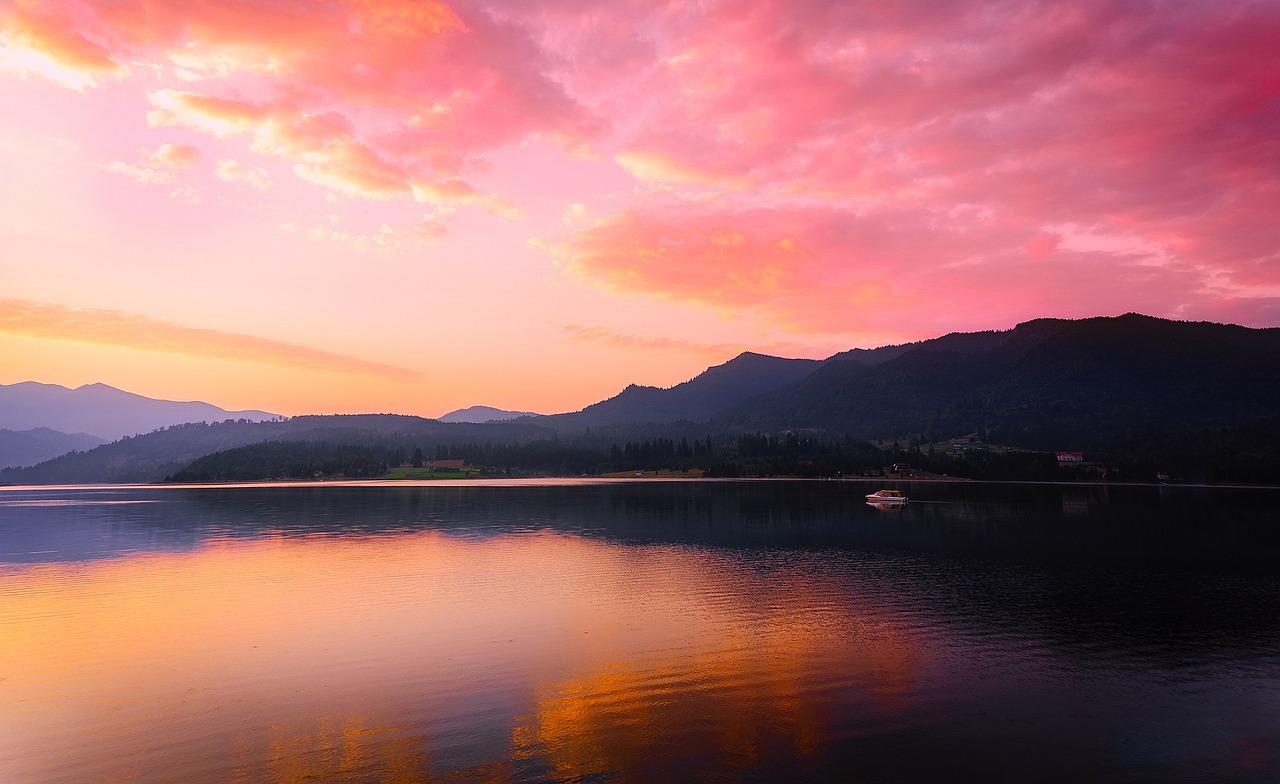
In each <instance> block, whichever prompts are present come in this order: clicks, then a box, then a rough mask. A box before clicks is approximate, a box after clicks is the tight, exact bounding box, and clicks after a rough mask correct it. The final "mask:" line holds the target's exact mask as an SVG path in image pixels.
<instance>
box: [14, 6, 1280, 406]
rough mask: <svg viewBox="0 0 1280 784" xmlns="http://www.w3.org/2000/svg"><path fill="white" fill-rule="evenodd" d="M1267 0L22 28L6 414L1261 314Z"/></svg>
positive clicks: (566, 399) (230, 14) (205, 16)
mask: <svg viewBox="0 0 1280 784" xmlns="http://www.w3.org/2000/svg"><path fill="white" fill-rule="evenodd" d="M1277 39H1280V7H1278V6H1276V5H1275V4H1274V3H1271V2H1263V1H1261V0H1259V1H1253V0H1232V2H1228V3H1223V4H1212V5H1209V4H1190V3H1188V4H1153V5H1139V4H1133V3H1127V2H1121V1H1120V0H1085V2H1082V3H1076V4H1072V5H1071V6H1069V7H1063V6H1060V5H1057V4H1043V5H1042V4H1034V3H1032V4H1028V3H1009V2H1004V1H1003V0H980V2H974V3H962V4H956V3H942V2H931V1H930V0H914V1H911V2H902V3H893V4H882V3H878V2H871V1H870V0H867V1H866V2H833V1H832V0H804V1H803V2H781V0H766V1H765V2H746V0H710V1H708V2H700V3H692V2H681V1H680V0H677V1H676V2H671V3H665V4H660V5H659V4H651V3H642V2H622V3H608V4H604V3H596V2H591V1H590V0H539V1H538V2H525V3H512V2H508V0H488V2H484V1H482V0H477V1H476V2H429V1H425V2H408V0H323V1H322V2H312V1H311V0H306V1H305V2H304V1H303V0H293V1H292V2H281V3H273V4H270V5H269V6H263V5H262V4H258V3H255V2H250V1H249V0H216V1H215V2H209V3H201V4H198V5H191V4H179V3H160V2H155V1H154V0H118V1H116V2H109V3H108V2H104V1H102V0H66V1H65V2H59V3H56V4H50V3H41V2H36V0H12V2H9V3H7V4H5V5H4V6H0V99H2V100H3V101H4V103H5V105H6V106H9V107H18V108H19V109H20V110H19V111H12V112H9V113H7V114H8V115H9V116H7V117H6V123H5V126H4V128H3V129H2V130H0V166H3V169H4V171H5V172H6V173H7V175H8V176H6V178H5V179H4V182H3V183H0V194H3V205H4V208H5V209H3V210H0V238H2V239H3V243H4V244H3V246H0V358H2V359H3V362H0V369H2V372H0V383H6V384H9V383H15V382H19V381H28V380H30V381H41V382H45V383H58V384H63V385H65V386H69V387H75V386H79V385H82V384H86V383H94V382H101V383H106V384H110V385H111V386H115V387H119V388H122V389H127V390H129V391H131V392H137V393H139V394H144V395H149V396H152V397H161V398H169V399H179V400H189V399H201V400H207V401H208V402H211V403H215V404H217V405H220V406H223V407H224V408H228V409H233V410H234V409H262V410H269V411H276V412H279V413H282V414H288V415H294V414H304V413H330V412H341V413H352V412H365V411H386V412H397V413H408V414H420V415H426V416H438V415H440V414H442V413H444V412H446V411H449V410H452V409H457V408H463V407H466V406H471V405H491V406H497V407H500V408H506V409H513V410H526V411H540V412H545V413H552V412H556V411H568V410H575V409H578V408H581V407H582V406H584V405H587V404H590V403H592V402H595V401H597V400H600V399H603V398H605V397H608V396H610V395H613V394H616V392H617V391H618V390H619V389H621V388H622V387H623V386H625V385H627V384H629V383H639V384H652V385H659V386H669V385H671V384H675V383H678V382H680V381H683V380H685V379H688V378H690V377H692V376H694V375H696V374H697V373H698V372H700V371H701V370H702V369H704V368H706V367H707V366H709V365H713V364H718V363H720V362H724V361H726V360H728V359H730V358H731V357H733V356H734V355H736V354H737V353H739V352H741V351H744V350H753V351H759V352H762V353H773V354H778V355H783V356H796V357H813V358H820V357H825V356H829V355H831V354H833V353H836V352H838V351H842V350H846V349H849V348H855V347H864V348H865V347H874V346H878V345H884V344H888V343H900V342H906V341H912V340H920V339H926V338H930V337H936V336H938V335H941V334H945V333H947V332H954V331H975V330H987V329H1007V328H1010V327H1012V326H1014V325H1015V324H1016V323H1018V322H1020V321H1026V320H1028V319H1032V318H1039V317H1060V318H1083V317H1089V316H1099V315H1118V314H1120V313H1124V312H1129V311H1136V312H1141V313H1146V314H1148V315H1153V316H1160V317H1166V318H1179V319H1188V320H1208V321H1225V322H1231V323H1238V324H1243V325H1246V326H1254V327H1264V326H1277V325H1280V228H1278V225H1277V221H1276V219H1275V216H1276V215H1280V188H1278V187H1277V186H1276V183H1277V182H1280V137H1278V135H1277V134H1276V132H1275V129H1276V128H1277V127H1280V61H1277V59H1276V58H1275V57H1273V56H1271V55H1270V51H1271V49H1272V48H1273V43H1272V42H1274V41H1275V40H1277Z"/></svg>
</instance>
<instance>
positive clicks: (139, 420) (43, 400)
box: [0, 381, 277, 441]
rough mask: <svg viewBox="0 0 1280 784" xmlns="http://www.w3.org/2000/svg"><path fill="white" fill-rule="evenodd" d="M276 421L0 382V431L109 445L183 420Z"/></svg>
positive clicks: (103, 391) (95, 387) (112, 392)
mask: <svg viewBox="0 0 1280 784" xmlns="http://www.w3.org/2000/svg"><path fill="white" fill-rule="evenodd" d="M276 417H277V415H276V414H271V413H268V412H266V411H227V410H226V409H223V408H219V407H217V406H215V405H212V404H210V403H201V402H198V401H190V402H178V401H174V400H157V399H155V398H150V397H144V396H142V395H135V394H134V393H132V392H125V391H124V390H121V389H116V388H115V387H110V386H107V385H106V384H86V385H84V386H81V387H76V388H75V389H68V388H67V387H64V386H59V385H57V384H40V383H37V382H35V381H24V382H21V383H18V384H7V385H6V384H0V428H5V429H9V430H30V429H32V428H39V427H47V428H49V429H51V430H58V431H61V432H63V433H89V434H92V435H95V436H98V437H100V438H102V439H103V440H105V441H114V440H115V439H117V438H120V437H122V436H131V435H136V434H138V433H149V432H151V431H152V430H155V429H156V428H160V427H168V426H169V425H178V424H182V423H185V422H221V421H222V420H224V419H249V420H253V421H260V420H264V419H274V418H276Z"/></svg>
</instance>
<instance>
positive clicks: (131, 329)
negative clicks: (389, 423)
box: [0, 298, 420, 381]
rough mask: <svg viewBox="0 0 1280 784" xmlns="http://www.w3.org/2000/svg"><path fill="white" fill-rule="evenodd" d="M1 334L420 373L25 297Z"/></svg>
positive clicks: (406, 376) (1, 323)
mask: <svg viewBox="0 0 1280 784" xmlns="http://www.w3.org/2000/svg"><path fill="white" fill-rule="evenodd" d="M0 332H3V333H8V334H12V335H22V336H25V337H35V338H45V339H48V340H72V341H78V342H82V343H97V344H101V345H108V346H118V347H121V348H133V349H143V350H145V351H160V352H165V353H169V354H181V355H184V356H190V357H201V358H204V359H220V360H234V361H243V362H259V363H264V364H269V365H279V366H282V367H291V368H300V369H305V370H318V371H324V372H330V373H361V374H365V375H371V376H378V377H381V378H386V379H391V380H395V381H408V380H411V379H414V378H417V377H418V376H419V375H420V374H418V373H417V372H415V371H413V370H408V369H406V368H401V367H396V366H394V365H385V364H382V363H379V362H370V361H368V360H363V359H359V358H358V357H351V356H346V355H344V354H336V353H333V352H330V351H321V350H319V349H314V348H309V347H307V346H299V345H295V344H292V343H284V342H282V341H278V340H270V339H268V338H262V337H257V336H255V335H243V334H239V333H235V332H223V331H221V330H215V329H201V328H198V327H186V326H182V325H181V324H174V323H172V322H168V321H161V320H158V319H153V318H148V317H146V316H142V315H138V314H136V313H124V312H121V311H117V310H99V309H95V308H69V307H66V306H63V305H55V304H51V303H47V302H34V301H31V300H22V299H4V298H0Z"/></svg>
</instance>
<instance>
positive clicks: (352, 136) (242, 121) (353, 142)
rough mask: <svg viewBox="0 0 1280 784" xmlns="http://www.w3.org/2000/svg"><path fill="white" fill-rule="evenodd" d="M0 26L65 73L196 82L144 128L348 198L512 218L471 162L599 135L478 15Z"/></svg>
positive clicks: (80, 0) (197, 13) (430, 9)
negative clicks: (544, 142) (212, 140)
mask: <svg viewBox="0 0 1280 784" xmlns="http://www.w3.org/2000/svg"><path fill="white" fill-rule="evenodd" d="M3 19H4V24H5V28H4V29H5V30H6V31H7V33H6V35H7V37H9V38H14V39H17V38H21V43H22V45H23V46H25V47H27V48H29V49H32V50H35V51H39V52H40V53H41V54H43V55H44V56H46V57H48V58H52V59H53V60H54V61H56V62H57V63H58V64H59V66H60V67H62V68H64V69H70V70H71V71H73V72H75V71H80V72H83V73H84V74H86V75H87V76H96V75H98V74H100V73H112V74H117V75H119V74H124V73H127V72H128V71H129V70H130V69H132V68H135V67H150V68H152V69H154V70H155V71H156V72H158V73H160V74H162V77H161V78H162V81H163V80H164V79H165V78H166V77H167V79H168V80H169V81H170V82H172V81H173V80H175V79H178V80H182V81H185V82H187V83H188V84H190V83H193V82H198V83H199V85H200V89H198V90H179V89H175V88H174V87H162V88H160V89H157V90H154V91H153V92H152V101H153V103H154V104H155V107H156V108H155V109H154V110H153V111H152V112H151V113H150V115H149V121H150V122H151V123H152V124H153V125H180V126H187V127H193V128H197V129H200V130H203V131H206V132H211V133H216V134H219V135H223V136H229V135H235V134H246V135H248V137H249V142H250V146H251V149H253V150H254V151H256V152H262V153H266V154H270V155H273V156H276V157H279V158H281V159H283V160H286V161H288V162H290V163H291V164H293V165H294V170H295V173H296V174H297V175H298V176H300V177H302V178H303V179H305V180H308V181H310V182H313V183H316V184H319V185H322V186H324V187H327V188H332V189H335V190H340V191H343V192H345V193H348V194H352V195H358V196H364V197H370V198H377V199H382V198H394V197H412V196H418V197H422V196H423V195H424V194H425V196H426V199H427V200H429V201H433V202H436V203H458V204H465V205H473V206H478V207H480V208H482V209H492V210H496V211H499V212H502V213H503V214H508V215H514V214H517V213H518V209H516V208H515V207H514V206H512V205H511V204H510V203H509V202H508V201H507V200H506V199H504V198H503V197H501V196H500V195H496V194H488V193H483V192H481V191H480V190H479V189H477V188H475V187H474V186H472V185H471V184H470V183H467V182H466V181H464V180H463V179H462V176H463V174H464V173H465V171H467V170H468V169H469V168H470V167H472V166H473V164H474V163H476V161H477V156H478V155H479V154H481V153H483V152H484V151H485V150H488V149H492V148H494V147H497V146H501V145H504V144H509V143H512V142H517V141H520V140H522V139H526V138H533V137H537V136H543V137H547V138H554V139H560V140H562V141H564V142H565V143H567V144H571V145H576V144H578V143H580V142H581V141H582V140H583V139H584V138H586V136H587V135H588V134H590V133H591V132H592V130H593V127H594V126H593V122H594V121H593V120H591V119H590V118H589V117H588V114H587V113H586V111H585V110H584V109H583V108H582V107H580V106H579V105H577V104H576V103H575V102H574V101H572V100H571V99H570V98H569V97H568V96H567V95H566V94H565V93H564V91H563V89H561V87H560V86H559V85H558V84H557V83H556V82H554V81H553V80H551V79H549V78H548V77H547V76H546V75H545V70H546V69H545V68H544V67H542V66H543V64H544V62H545V60H546V58H547V55H546V54H545V53H544V52H543V51H541V50H540V49H539V47H538V46H537V45H536V44H535V43H534V42H533V41H532V39H531V38H530V37H529V35H528V32H527V31H526V30H524V29H522V28H520V27H518V26H516V25H512V24H509V23H506V22H502V21H500V20H498V19H496V18H494V17H491V16H490V15H488V14H487V13H486V12H484V11H483V10H482V9H479V8H470V7H465V6H459V7H458V8H451V7H450V6H449V5H446V4H444V3H438V2H431V1H430V0H422V1H415V2H408V1H404V2H395V1H380V2H371V1H369V0H328V1H326V2H312V1H311V0H297V1H296V2H282V3H272V4H269V5H266V6H264V5H262V4H260V3H256V2H247V1H246V0H221V1H220V2H210V3H201V4H198V5H197V4H187V3H154V2H150V1H149V0H120V1H119V2H105V1H103V0H68V2H66V3H59V4H57V5H56V6H53V7H49V6H43V5H42V6H39V7H37V6H35V5H25V4H24V5H23V6H21V7H19V8H18V9H16V10H14V11H12V12H10V13H8V14H6V15H4V16H3ZM55 33H56V34H55ZM338 53H340V56H339V55H338Z"/></svg>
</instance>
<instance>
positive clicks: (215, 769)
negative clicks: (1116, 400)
mask: <svg viewBox="0 0 1280 784" xmlns="http://www.w3.org/2000/svg"><path fill="white" fill-rule="evenodd" d="M899 487H901V488H902V489H904V490H906V491H907V493H908V494H909V495H910V496H911V497H912V502H911V503H910V504H909V505H908V506H907V507H906V508H904V509H900V510H878V509H875V508H872V507H869V506H867V505H866V504H865V503H864V501H863V495H864V494H865V493H867V492H870V491H871V490H873V489H878V487H877V486H873V485H864V484H859V483H853V482H686V483H678V482H646V481H640V482H631V483H620V484H618V483H615V484H610V483H583V484H573V483H570V484H551V485H528V484H520V483H514V484H509V485H485V484H481V483H474V482H473V483H465V484H461V485H448V484H432V485H429V486H423V485H406V484H398V485H394V486H387V485H377V484H366V485H360V486H318V487H308V486H279V487H219V488H72V489H59V488H45V489H21V488H9V489H0V782H2V783H3V784H47V783H51V782H75V783H77V784H79V783H80V782H259V781H272V782H317V781H340V782H346V781H350V782H455V781H456V782H517V781H519V782H523V781H563V782H661V781H762V782H772V781H860V782H881V781H884V782H939V781H956V782H960V781H987V782H1004V781H1008V782H1095V781H1096V782H1192V781H1203V782H1275V781H1280V491H1276V490H1226V489H1203V488H1188V487H1173V488H1152V487H1084V486H1032V485H1000V484H932V483H919V484H911V483H903V484H901V485H899Z"/></svg>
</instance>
